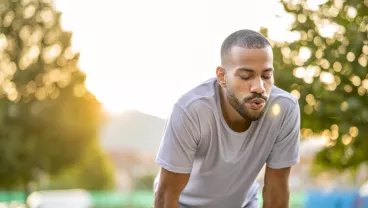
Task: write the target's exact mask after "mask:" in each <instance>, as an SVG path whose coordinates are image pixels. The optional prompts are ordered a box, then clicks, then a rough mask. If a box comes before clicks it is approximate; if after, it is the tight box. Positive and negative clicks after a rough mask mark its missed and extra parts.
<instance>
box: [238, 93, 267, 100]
mask: <svg viewBox="0 0 368 208" xmlns="http://www.w3.org/2000/svg"><path fill="white" fill-rule="evenodd" d="M255 98H261V99H263V100H264V101H265V102H267V100H268V97H267V96H266V95H264V94H257V93H253V94H252V95H250V96H248V97H245V98H244V102H249V101H251V100H253V99H255Z"/></svg>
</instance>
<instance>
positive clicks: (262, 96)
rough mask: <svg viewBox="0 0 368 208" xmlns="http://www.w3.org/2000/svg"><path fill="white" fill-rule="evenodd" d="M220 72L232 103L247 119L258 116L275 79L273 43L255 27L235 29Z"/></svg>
mask: <svg viewBox="0 0 368 208" xmlns="http://www.w3.org/2000/svg"><path fill="white" fill-rule="evenodd" d="M216 75H217V79H218V82H219V83H220V85H221V87H222V88H223V89H224V91H225V93H226V99H227V101H228V102H229V103H230V105H231V106H232V107H233V108H234V109H235V110H236V111H237V112H238V113H239V114H240V115H241V116H242V117H243V118H244V119H246V120H249V121H254V120H257V119H258V118H260V117H261V116H262V114H263V110H264V106H265V104H266V102H267V100H268V97H269V95H270V93H271V88H272V86H273V83H274V81H273V53H272V48H271V45H270V43H269V42H268V41H267V39H266V38H264V37H263V36H262V35H261V34H259V33H257V32H255V31H252V30H239V31H236V32H234V33H232V34H231V35H229V36H228V37H227V38H226V39H225V41H224V42H223V44H222V47H221V66H220V67H217V69H216Z"/></svg>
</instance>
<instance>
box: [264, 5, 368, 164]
mask: <svg viewBox="0 0 368 208" xmlns="http://www.w3.org/2000/svg"><path fill="white" fill-rule="evenodd" d="M316 2H318V1H307V0H299V1H292V0H283V1H282V3H283V5H284V8H285V10H286V11H287V12H288V13H289V14H291V15H292V16H294V18H295V22H294V23H293V24H292V26H291V31H292V32H294V33H295V34H297V35H299V37H300V39H299V40H297V41H294V42H293V41H290V42H273V43H272V44H273V45H274V60H275V63H274V64H275V68H276V70H277V71H276V73H275V82H276V85H277V86H279V87H281V88H283V89H285V90H287V91H289V92H291V93H292V94H293V95H295V96H296V97H298V98H299V104H300V108H301V125H302V131H301V134H302V137H308V136H312V135H313V134H322V135H323V137H324V138H326V139H327V141H328V142H327V145H326V148H324V149H323V150H322V151H321V152H319V153H318V155H317V157H316V164H317V166H316V167H319V168H322V169H324V168H331V169H337V170H344V169H350V168H353V169H354V168H355V167H358V166H359V165H360V164H361V163H363V162H365V161H368V154H367V149H368V139H367V138H368V93H367V90H368V69H367V62H368V37H367V36H368V1H367V0H345V1H343V0H326V1H324V3H323V2H322V1H321V3H322V4H320V5H314V4H315V3H316ZM261 32H262V33H263V34H265V35H267V30H266V29H262V30H261Z"/></svg>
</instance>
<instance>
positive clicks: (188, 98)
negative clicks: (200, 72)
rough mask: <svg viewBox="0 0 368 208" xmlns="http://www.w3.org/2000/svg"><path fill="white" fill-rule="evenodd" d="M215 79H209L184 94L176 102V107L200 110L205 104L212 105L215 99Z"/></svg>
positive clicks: (186, 109)
mask: <svg viewBox="0 0 368 208" xmlns="http://www.w3.org/2000/svg"><path fill="white" fill-rule="evenodd" d="M216 83H217V82H216V79H215V78H211V79H209V80H206V81H204V82H202V83H200V84H199V85H197V86H195V87H193V88H192V89H190V90H189V91H187V92H185V93H184V94H183V95H181V96H180V97H179V99H178V100H177V101H176V103H175V104H176V105H178V106H180V107H181V108H182V109H183V110H185V111H188V110H191V109H194V108H195V109H196V110H201V108H203V107H205V106H206V104H205V103H207V104H212V103H214V101H215V99H216Z"/></svg>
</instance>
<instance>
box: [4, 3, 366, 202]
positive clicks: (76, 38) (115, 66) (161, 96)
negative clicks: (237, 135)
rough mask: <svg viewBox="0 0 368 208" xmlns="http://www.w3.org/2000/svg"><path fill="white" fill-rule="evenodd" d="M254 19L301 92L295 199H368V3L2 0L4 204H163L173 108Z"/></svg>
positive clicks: (288, 84)
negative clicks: (158, 180) (161, 185)
mask: <svg viewBox="0 0 368 208" xmlns="http://www.w3.org/2000/svg"><path fill="white" fill-rule="evenodd" d="M244 28H247V29H253V30H256V31H259V32H261V33H262V34H263V35H265V36H266V37H267V38H268V39H269V40H270V41H271V43H272V46H273V49H274V54H275V55H274V56H275V57H274V58H275V60H274V67H275V69H276V72H275V82H276V85H277V86H279V87H280V88H282V89H284V90H286V91H288V92H290V93H292V95H294V96H295V97H297V98H298V99H299V104H300V109H301V113H302V123H301V124H302V126H301V128H302V129H301V154H302V156H301V162H300V164H299V165H297V166H296V167H294V168H293V170H292V174H291V178H290V187H291V202H290V204H291V206H290V207H292V208H296V207H300V208H301V207H313V208H316V207H317V208H318V207H323V208H329V207H331V208H345V207H346V208H348V207H368V199H367V198H368V197H367V195H368V193H367V192H368V190H367V189H368V184H367V181H368V165H367V161H368V150H367V148H368V92H367V91H368V67H367V62H368V37H367V36H368V35H367V34H368V1H367V0H282V1H276V0H258V1H241V0H226V1H225V0H202V1H195V0H187V1H169V0H155V1H150V0H136V1H121V0H104V1H87V0H73V1H72V0H0V207H1V208H6V207H26V206H28V207H32V208H34V207H43V208H45V207H47V208H49V207H51V208H53V207H74V208H82V207H83V208H86V207H93V208H112V207H114V208H118V207H129V208H138V207H151V206H152V203H153V191H152V183H153V179H154V177H155V175H156V174H157V172H158V170H159V167H158V166H157V164H155V162H154V159H155V156H156V153H157V150H158V146H159V143H160V141H161V136H162V133H163V130H164V125H165V122H166V118H167V117H168V115H169V113H170V111H171V106H172V105H173V104H174V102H175V101H176V100H177V99H178V98H179V97H180V96H181V95H182V94H183V93H184V92H186V91H187V90H189V89H191V88H193V87H194V86H196V85H197V84H199V83H201V82H202V81H204V80H207V79H209V78H210V77H213V76H215V69H216V66H218V65H219V64H220V46H221V43H222V41H223V40H224V39H225V38H226V36H228V35H229V34H230V33H232V32H234V31H236V30H239V29H244ZM257 180H259V182H260V183H261V184H262V182H263V172H261V173H260V175H259V177H258V179H257ZM260 197H261V193H260Z"/></svg>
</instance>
